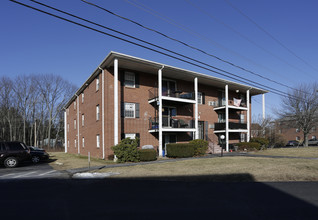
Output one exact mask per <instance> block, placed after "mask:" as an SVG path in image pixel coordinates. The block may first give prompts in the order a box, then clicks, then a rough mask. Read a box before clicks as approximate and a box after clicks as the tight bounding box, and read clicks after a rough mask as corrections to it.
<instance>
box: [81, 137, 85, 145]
mask: <svg viewBox="0 0 318 220" xmlns="http://www.w3.org/2000/svg"><path fill="white" fill-rule="evenodd" d="M82 147H83V148H84V147H85V138H84V137H82Z"/></svg>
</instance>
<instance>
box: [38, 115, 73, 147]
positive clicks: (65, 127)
mask: <svg viewBox="0 0 318 220" xmlns="http://www.w3.org/2000/svg"><path fill="white" fill-rule="evenodd" d="M35 130H36V129H35ZM68 130H69V126H68V123H67V113H66V111H65V112H64V148H65V149H64V150H65V153H67V132H68ZM35 132H36V131H35ZM35 145H36V143H35Z"/></svg>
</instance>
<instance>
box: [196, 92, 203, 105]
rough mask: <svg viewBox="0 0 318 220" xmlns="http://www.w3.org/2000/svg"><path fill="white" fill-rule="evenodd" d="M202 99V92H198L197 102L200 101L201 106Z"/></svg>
mask: <svg viewBox="0 0 318 220" xmlns="http://www.w3.org/2000/svg"><path fill="white" fill-rule="evenodd" d="M202 98H203V96H202V92H198V98H197V100H198V104H200V105H202Z"/></svg>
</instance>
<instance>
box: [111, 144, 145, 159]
mask: <svg viewBox="0 0 318 220" xmlns="http://www.w3.org/2000/svg"><path fill="white" fill-rule="evenodd" d="M138 145H139V139H138V138H136V139H130V138H125V139H123V140H121V141H120V143H119V144H118V145H116V146H113V147H112V150H113V151H114V154H115V155H116V157H117V162H118V163H124V162H138V161H140V159H139V154H138V149H137V147H138Z"/></svg>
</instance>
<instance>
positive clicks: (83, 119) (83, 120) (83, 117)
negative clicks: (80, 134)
mask: <svg viewBox="0 0 318 220" xmlns="http://www.w3.org/2000/svg"><path fill="white" fill-rule="evenodd" d="M84 125H85V116H84V114H82V127H84Z"/></svg>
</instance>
